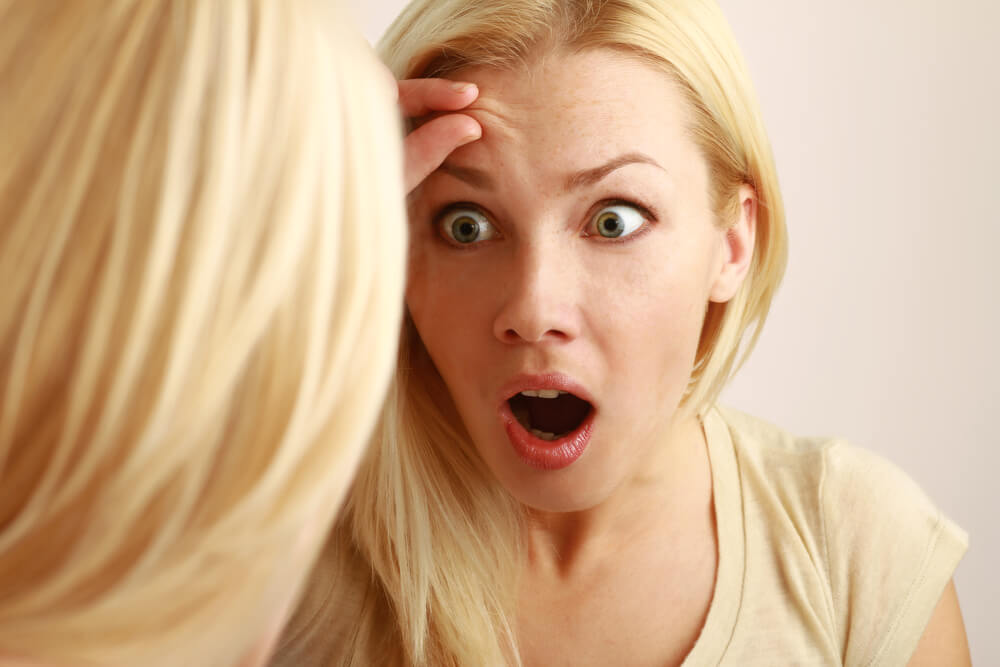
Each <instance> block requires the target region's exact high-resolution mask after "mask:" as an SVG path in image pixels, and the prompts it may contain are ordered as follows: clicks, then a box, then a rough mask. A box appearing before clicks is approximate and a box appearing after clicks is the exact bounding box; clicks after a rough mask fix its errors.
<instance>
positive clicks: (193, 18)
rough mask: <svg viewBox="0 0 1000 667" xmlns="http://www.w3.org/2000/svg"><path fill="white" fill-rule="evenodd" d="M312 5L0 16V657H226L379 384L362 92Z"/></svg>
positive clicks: (386, 185) (393, 320) (258, 614)
mask: <svg viewBox="0 0 1000 667" xmlns="http://www.w3.org/2000/svg"><path fill="white" fill-rule="evenodd" d="M328 5H329V3H327V2H321V1H320V0H282V1H281V2H272V1H270V0H232V1H227V2H202V1H201V0H107V1H104V2H99V3H91V2H62V1H61V0H0V90H2V91H3V94H2V97H0V284H2V285H3V289H2V293H0V660H2V659H3V657H5V656H6V657H17V658H22V659H27V660H32V661H37V662H43V663H44V662H49V663H52V664H91V663H94V664H115V665H118V664H120V665H144V666H146V665H151V666H157V665H171V666H176V665H205V666H215V665H220V666H221V665H231V664H235V663H236V661H237V660H238V659H240V658H241V656H242V655H243V654H245V653H246V651H247V650H249V648H250V647H251V646H253V645H255V644H256V643H257V642H258V641H259V639H260V637H261V636H262V635H263V634H264V633H265V632H267V630H268V628H269V626H271V625H273V624H274V622H275V620H276V618H277V617H278V616H279V615H280V613H279V612H280V609H281V608H282V607H283V606H285V605H287V604H288V601H289V599H290V598H292V597H293V596H294V595H295V592H296V591H297V590H298V588H299V586H300V583H301V579H302V577H303V576H304V573H305V572H307V571H308V569H309V567H310V565H311V563H312V560H313V558H314V557H315V554H316V551H317V549H318V547H319V544H320V543H321V540H322V539H323V537H325V530H326V528H327V527H328V526H329V524H330V521H332V518H333V516H334V513H335V512H336V510H337V507H338V505H339V503H340V501H341V498H342V495H343V492H344V491H345V489H346V486H347V484H348V482H349V480H350V477H351V475H352V473H353V472H354V470H355V468H356V464H357V461H358V460H359V459H360V456H361V450H362V446H363V443H364V441H365V439H366V437H367V436H368V433H369V430H370V428H371V426H372V424H373V423H374V421H375V419H376V416H377V412H378V407H379V404H380V400H381V398H382V397H383V396H384V393H385V389H386V387H387V386H388V382H389V378H390V374H391V368H392V361H393V359H394V351H395V349H396V341H397V338H398V325H399V308H400V304H401V301H402V282H403V268H404V253H405V247H404V246H405V228H404V212H403V203H402V202H403V198H402V194H403V193H402V185H401V183H402V180H401V173H402V171H401V169H402V167H401V156H400V148H399V138H398V124H397V119H396V116H395V112H394V104H393V100H392V97H391V93H390V86H389V78H388V76H385V75H384V74H382V73H381V72H379V71H377V69H376V68H377V63H376V61H375V58H374V56H373V55H372V54H370V53H369V52H367V50H366V45H364V44H363V42H362V41H361V40H360V38H358V37H355V36H353V35H352V34H348V33H347V32H346V31H344V30H343V29H342V28H341V27H340V26H341V24H342V21H341V20H340V19H339V17H338V16H337V15H336V13H335V12H334V11H332V10H331V9H330V8H329V6H328Z"/></svg>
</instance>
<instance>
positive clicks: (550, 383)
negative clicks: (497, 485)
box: [500, 373, 596, 470]
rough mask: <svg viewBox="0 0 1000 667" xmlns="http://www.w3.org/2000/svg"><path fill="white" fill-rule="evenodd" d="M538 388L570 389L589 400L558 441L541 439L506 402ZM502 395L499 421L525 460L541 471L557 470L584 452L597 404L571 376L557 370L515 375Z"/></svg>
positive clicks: (513, 445)
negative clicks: (582, 414)
mask: <svg viewBox="0 0 1000 667" xmlns="http://www.w3.org/2000/svg"><path fill="white" fill-rule="evenodd" d="M539 389H558V390H560V391H567V392H570V393H571V394H573V395H574V396H577V397H579V398H582V399H583V400H585V401H587V402H588V403H590V405H591V409H590V412H589V413H588V414H587V416H586V417H585V418H584V420H583V422H581V424H580V425H579V426H577V427H576V429H575V430H574V431H572V432H570V433H567V434H566V435H564V436H563V437H561V438H559V439H558V440H542V439H541V438H539V437H536V436H535V435H534V434H533V433H531V432H530V431H528V430H527V429H526V428H524V426H522V425H521V422H519V421H517V418H516V417H515V416H514V413H513V411H511V409H510V403H508V402H507V401H508V400H509V399H510V398H511V397H512V396H514V395H516V394H517V393H519V392H522V391H526V390H533V391H538V390H539ZM501 395H502V399H501V402H500V420H501V421H502V422H503V426H504V430H505V431H506V432H507V439H508V440H510V444H511V446H512V447H513V448H514V451H515V452H516V453H517V455H518V456H519V457H520V458H521V460H523V461H524V462H525V463H527V464H528V465H530V466H531V467H533V468H538V469H540V470H559V469H561V468H565V467H567V466H569V465H571V464H572V463H573V462H575V461H576V460H577V459H579V458H580V457H581V456H582V455H583V452H584V450H586V448H587V445H588V444H589V443H590V436H591V434H592V433H593V431H594V413H595V412H596V407H595V406H594V401H593V399H592V398H591V397H590V394H589V393H588V392H587V390H586V389H584V388H583V387H582V386H580V385H579V384H577V383H576V382H575V381H574V380H573V379H572V378H570V377H567V376H565V375H561V374H559V373H549V374H544V375H518V376H517V377H515V378H513V379H511V381H510V382H508V383H507V384H505V385H504V388H503V389H502V391H501Z"/></svg>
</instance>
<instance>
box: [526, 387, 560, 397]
mask: <svg viewBox="0 0 1000 667" xmlns="http://www.w3.org/2000/svg"><path fill="white" fill-rule="evenodd" d="M567 393H569V392H566V391H560V390H558V389H539V390H537V391H536V390H534V389H525V390H524V391H522V392H521V396H527V397H528V398H558V397H560V396H562V395H563V394H567Z"/></svg>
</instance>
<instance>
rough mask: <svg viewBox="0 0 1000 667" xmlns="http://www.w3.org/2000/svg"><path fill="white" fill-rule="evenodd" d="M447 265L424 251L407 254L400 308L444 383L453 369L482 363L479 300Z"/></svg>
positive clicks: (452, 375) (459, 273)
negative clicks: (403, 307)
mask: <svg viewBox="0 0 1000 667" xmlns="http://www.w3.org/2000/svg"><path fill="white" fill-rule="evenodd" d="M452 264H453V263H452V262H448V261H447V260H442V259H441V258H438V257H434V256H433V250H431V251H430V252H425V251H416V252H413V253H411V257H410V269H409V277H408V282H407V289H406V306H407V308H408V310H409V312H410V316H411V317H412V319H413V324H414V326H416V329H417V333H419V334H420V338H421V340H422V341H423V343H424V346H425V347H426V348H427V352H428V353H429V354H430V357H431V359H432V360H433V361H434V364H435V366H437V368H438V370H439V372H440V373H441V374H442V376H443V377H444V379H445V381H446V382H448V384H449V385H450V384H452V382H453V381H454V380H455V379H456V376H458V374H457V373H456V369H462V368H465V367H468V365H470V364H474V363H477V361H481V360H482V354H481V351H480V349H479V348H480V347H481V343H480V342H479V341H481V339H482V338H483V336H484V331H485V332H486V333H489V330H488V328H486V329H484V316H483V313H482V312H481V311H482V309H483V307H484V304H483V299H482V298H481V296H482V295H479V294H477V292H476V290H475V289H474V288H473V286H472V285H470V281H469V280H468V279H467V278H466V277H464V276H463V272H462V271H461V270H457V269H456V267H454V266H452Z"/></svg>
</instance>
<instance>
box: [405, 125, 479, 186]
mask: <svg viewBox="0 0 1000 667" xmlns="http://www.w3.org/2000/svg"><path fill="white" fill-rule="evenodd" d="M482 134H483V130H482V127H481V126H480V125H479V123H478V122H476V120H475V119H474V118H473V117H472V116H466V115H465V114H457V113H452V114H447V115H444V116H440V117H438V118H435V119H434V120H432V121H430V122H427V123H425V124H423V125H421V126H420V127H419V128H417V129H416V130H414V131H413V132H411V133H410V134H409V136H407V137H406V141H405V142H404V144H405V149H406V176H405V182H406V191H407V192H412V191H413V189H414V188H416V187H417V186H418V185H420V183H421V181H423V180H424V179H425V178H427V177H428V176H430V174H431V172H433V171H434V170H435V169H437V168H438V167H440V166H441V163H442V162H444V161H445V158H447V157H448V155H449V154H450V153H451V152H452V151H453V150H455V149H456V148H458V147H459V146H464V145H465V144H467V143H469V142H471V141H475V140H476V139H478V138H479V137H481V136H482Z"/></svg>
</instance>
